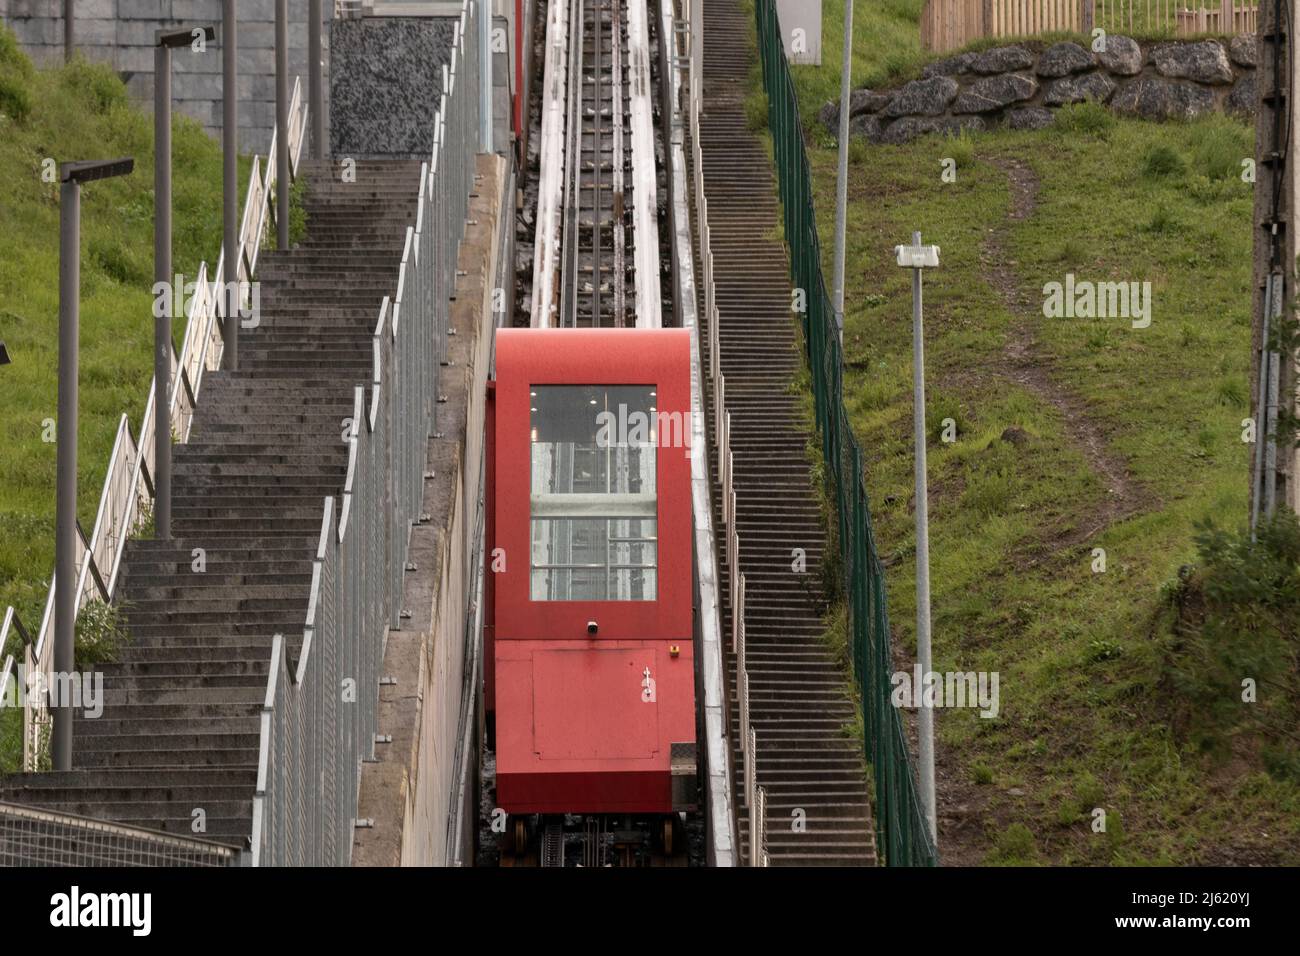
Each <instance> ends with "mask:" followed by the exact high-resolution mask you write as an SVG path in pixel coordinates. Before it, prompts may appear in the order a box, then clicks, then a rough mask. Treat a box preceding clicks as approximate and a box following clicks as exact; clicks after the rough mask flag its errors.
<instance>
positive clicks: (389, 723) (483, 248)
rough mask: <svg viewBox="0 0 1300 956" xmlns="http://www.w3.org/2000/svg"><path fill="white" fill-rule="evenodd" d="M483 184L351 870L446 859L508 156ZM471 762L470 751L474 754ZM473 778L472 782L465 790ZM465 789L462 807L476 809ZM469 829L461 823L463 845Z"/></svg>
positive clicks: (488, 166)
mask: <svg viewBox="0 0 1300 956" xmlns="http://www.w3.org/2000/svg"><path fill="white" fill-rule="evenodd" d="M478 173H479V174H480V176H481V179H480V180H479V182H478V184H477V186H476V193H477V195H475V196H474V197H473V198H472V199H471V200H470V211H469V216H468V218H469V219H470V220H471V221H472V223H471V225H470V226H469V227H468V228H467V231H466V234H465V241H464V243H463V244H462V246H461V252H460V263H459V265H458V268H459V269H460V270H461V271H463V272H464V273H465V274H464V275H462V276H460V277H459V278H458V279H457V282H456V299H455V301H454V302H453V303H452V313H451V325H452V327H453V328H455V330H456V334H455V335H454V336H452V337H451V338H450V340H449V353H450V359H451V364H450V365H448V366H446V367H444V368H443V369H442V379H441V381H440V384H439V387H438V391H439V393H440V397H445V399H446V400H445V401H444V402H442V403H441V404H439V406H438V424H437V428H438V430H439V432H440V433H441V437H436V438H434V439H432V440H430V442H429V457H428V466H427V468H426V471H427V472H432V473H433V476H434V477H433V478H432V479H430V480H428V481H426V482H425V493H424V505H423V509H422V510H423V511H424V512H425V513H426V514H428V515H429V520H428V521H426V522H423V523H422V524H420V525H417V526H416V527H415V528H414V529H413V530H412V532H411V548H410V557H409V558H408V560H409V561H411V562H413V563H414V564H415V565H416V570H415V571H414V572H408V573H407V575H406V577H405V584H404V588H405V593H404V597H403V607H404V608H406V609H407V610H409V611H410V612H411V617H410V619H409V620H407V621H405V622H403V627H402V630H400V631H392V632H390V633H389V636H388V644H387V647H386V649H385V654H384V670H383V673H384V674H385V675H386V676H390V677H393V678H396V681H397V683H396V684H386V685H384V686H382V687H381V688H380V699H379V720H378V727H379V729H378V733H380V734H391V735H392V738H393V739H392V743H391V744H382V745H380V746H378V747H377V748H376V752H377V756H378V759H377V760H376V761H375V762H374V763H369V764H366V765H365V767H364V768H363V769H362V774H361V802H360V808H359V810H358V813H359V815H360V816H361V817H362V818H364V819H368V820H372V821H373V825H372V826H368V827H364V828H359V829H358V830H357V831H356V840H355V843H354V845H353V852H352V860H353V865H354V866H430V865H433V866H441V865H444V864H445V863H446V861H447V859H448V855H449V853H448V851H449V847H448V835H447V821H448V818H449V814H450V810H451V802H452V788H453V786H454V783H455V780H456V774H457V771H458V767H457V766H456V755H457V752H456V748H457V742H458V740H459V738H460V707H461V688H462V684H463V682H464V669H465V664H466V661H465V654H464V652H465V626H466V610H467V603H468V602H467V600H466V595H467V594H468V592H469V590H470V586H471V584H472V582H473V574H472V570H473V569H472V567H471V555H472V553H473V545H474V537H475V534H476V530H477V529H476V516H477V509H478V500H479V487H480V481H481V478H482V465H483V460H482V455H483V422H484V413H485V395H486V391H487V374H488V365H489V362H490V356H491V352H490V349H491V342H492V327H493V314H492V290H493V287H494V286H495V284H496V276H497V271H498V264H499V263H500V262H502V261H504V263H505V265H506V267H507V268H508V267H509V265H510V261H511V260H510V257H509V256H508V255H506V256H504V258H503V256H502V254H501V250H500V249H499V248H498V235H499V233H500V230H499V228H498V223H499V221H500V217H501V216H502V215H508V214H509V213H510V211H511V210H512V208H513V206H512V204H509V203H508V199H509V197H508V196H506V195H505V185H506V180H507V175H506V163H505V160H504V159H502V158H501V157H499V156H496V155H492V156H479V157H478ZM474 757H475V763H477V755H474ZM473 786H474V781H473V779H472V778H471V780H470V787H471V788H473ZM477 800H478V795H477V792H476V791H475V792H473V794H472V799H471V806H475V807H476V806H477ZM475 827H476V821H475V820H474V819H469V820H468V821H466V828H465V835H466V836H467V837H469V838H471V839H472V834H473V832H474V829H475Z"/></svg>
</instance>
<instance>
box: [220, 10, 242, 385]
mask: <svg viewBox="0 0 1300 956" xmlns="http://www.w3.org/2000/svg"><path fill="white" fill-rule="evenodd" d="M235 4H236V0H223V4H222V11H221V183H222V190H221V192H222V195H221V221H222V248H223V250H224V252H225V263H226V265H225V274H224V275H223V276H222V277H221V280H222V282H223V283H224V284H225V289H224V290H223V294H222V300H221V301H222V302H223V303H224V305H225V308H224V309H223V310H222V311H223V313H224V317H225V318H224V323H223V325H222V333H223V336H222V337H223V339H224V340H225V342H224V348H223V351H222V353H221V365H222V367H223V368H225V369H226V370H227V371H231V372H233V371H235V370H237V369H238V368H239V212H238V203H239V93H238V90H237V89H236V85H235V81H236V71H237V67H238V63H239V61H238V59H237V57H236V53H237V50H236V45H235V34H236V28H235V12H236V11H235Z"/></svg>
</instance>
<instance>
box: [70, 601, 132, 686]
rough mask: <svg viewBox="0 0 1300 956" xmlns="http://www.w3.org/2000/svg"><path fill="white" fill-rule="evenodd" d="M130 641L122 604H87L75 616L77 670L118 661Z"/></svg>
mask: <svg viewBox="0 0 1300 956" xmlns="http://www.w3.org/2000/svg"><path fill="white" fill-rule="evenodd" d="M129 640H130V637H129V636H128V635H127V633H126V625H125V623H124V620H123V613H122V607H121V605H117V604H105V603H104V602H103V601H88V602H87V603H86V605H85V607H83V608H82V609H81V611H80V612H79V613H78V614H77V630H76V642H77V646H76V654H75V657H76V662H77V668H78V669H79V670H80V669H83V668H86V667H89V666H90V665H93V664H104V663H108V662H110V661H115V660H117V658H118V655H119V654H120V653H121V650H122V647H123V645H125V644H126V643H127V642H128V641H129Z"/></svg>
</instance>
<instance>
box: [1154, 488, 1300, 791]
mask: <svg viewBox="0 0 1300 956" xmlns="http://www.w3.org/2000/svg"><path fill="white" fill-rule="evenodd" d="M1197 529H1198V533H1197V536H1196V544H1197V550H1198V553H1199V563H1198V565H1197V566H1196V567H1192V568H1186V569H1184V571H1183V573H1182V574H1181V575H1180V578H1179V581H1178V582H1177V583H1176V584H1174V585H1172V586H1170V587H1168V588H1166V589H1165V596H1166V601H1167V603H1168V605H1169V606H1170V607H1171V608H1172V609H1173V612H1174V613H1173V619H1172V622H1171V625H1170V628H1169V632H1170V634H1169V638H1168V640H1167V644H1166V648H1165V670H1166V675H1167V678H1168V680H1169V682H1170V684H1171V685H1172V687H1173V688H1174V689H1175V691H1176V692H1177V693H1178V694H1179V696H1180V702H1181V706H1180V708H1179V710H1180V711H1181V713H1180V715H1179V716H1180V717H1181V720H1182V723H1183V724H1184V725H1185V727H1186V728H1187V729H1188V731H1189V732H1190V734H1191V735H1192V736H1193V737H1194V738H1196V739H1198V740H1199V742H1200V743H1201V745H1202V746H1203V747H1205V748H1207V749H1218V748H1220V747H1221V746H1222V745H1224V744H1225V743H1226V741H1227V739H1228V738H1229V737H1231V736H1232V735H1234V734H1235V733H1238V732H1241V731H1246V730H1253V731H1258V732H1260V733H1262V735H1263V737H1264V738H1266V739H1268V740H1269V741H1270V747H1271V748H1272V749H1271V751H1270V756H1269V759H1268V761H1266V763H1267V764H1269V765H1270V766H1271V767H1272V768H1273V769H1275V770H1282V771H1288V772H1289V770H1288V768H1294V767H1295V766H1296V764H1297V761H1296V754H1297V751H1296V747H1295V738H1294V735H1293V733H1292V729H1293V728H1294V727H1295V725H1296V723H1297V719H1298V718H1300V706H1298V705H1297V698H1296V695H1295V693H1294V688H1295V687H1296V683H1297V677H1298V675H1297V664H1296V662H1297V659H1298V657H1300V653H1298V652H1300V630H1298V629H1297V626H1296V625H1297V622H1298V621H1300V522H1297V520H1296V516H1295V515H1294V514H1293V513H1291V512H1289V511H1285V510H1283V511H1281V512H1279V513H1278V515H1277V516H1276V517H1275V518H1274V519H1273V520H1271V521H1261V522H1260V524H1259V527H1258V530H1257V533H1256V535H1255V539H1254V540H1252V539H1251V535H1250V533H1249V532H1248V531H1245V530H1242V531H1238V532H1235V533H1231V532H1228V531H1225V530H1223V529H1220V528H1218V527H1216V526H1215V525H1214V524H1213V523H1212V522H1209V521H1206V522H1203V523H1201V524H1199V525H1198V526H1197ZM1248 686H1249V687H1253V693H1254V700H1253V701H1250V700H1249V699H1248V698H1249V697H1250V696H1251V695H1250V694H1249V693H1248V691H1247V687H1248Z"/></svg>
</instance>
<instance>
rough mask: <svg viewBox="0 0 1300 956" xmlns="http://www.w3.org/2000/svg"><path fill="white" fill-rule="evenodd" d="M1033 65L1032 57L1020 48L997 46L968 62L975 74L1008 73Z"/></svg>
mask: <svg viewBox="0 0 1300 956" xmlns="http://www.w3.org/2000/svg"><path fill="white" fill-rule="evenodd" d="M1033 65H1034V55H1033V54H1032V53H1030V52H1029V51H1028V50H1026V49H1025V48H1024V47H1022V46H999V47H994V48H993V49H992V50H985V51H984V52H983V53H979V54H977V55H976V56H975V58H974V59H973V60H971V62H970V68H971V70H972V71H973V72H975V73H1010V72H1012V71H1013V70H1027V69H1029V68H1030V67H1031V66H1033Z"/></svg>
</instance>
